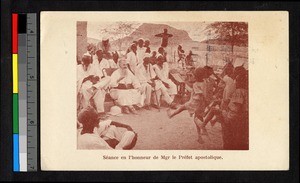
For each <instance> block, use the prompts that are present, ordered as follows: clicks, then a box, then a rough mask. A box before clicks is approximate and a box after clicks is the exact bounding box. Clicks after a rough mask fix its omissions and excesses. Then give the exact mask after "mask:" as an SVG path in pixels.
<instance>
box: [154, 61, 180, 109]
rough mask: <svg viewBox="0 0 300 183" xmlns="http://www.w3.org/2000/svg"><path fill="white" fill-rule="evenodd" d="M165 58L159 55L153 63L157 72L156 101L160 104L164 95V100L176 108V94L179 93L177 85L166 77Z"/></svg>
mask: <svg viewBox="0 0 300 183" xmlns="http://www.w3.org/2000/svg"><path fill="white" fill-rule="evenodd" d="M163 60H164V59H163V58H162V57H161V56H159V57H158V58H157V62H156V64H154V65H152V68H153V70H154V73H155V77H154V83H155V87H154V89H155V94H156V99H157V100H158V101H155V102H156V103H157V105H159V102H160V97H161V95H162V96H163V100H165V102H166V103H167V104H168V105H169V107H170V108H176V104H175V102H174V98H175V95H176V94H177V87H176V85H175V84H174V83H173V82H172V81H171V80H170V79H169V78H167V77H166V73H164V71H165V70H163V64H164V61H163Z"/></svg>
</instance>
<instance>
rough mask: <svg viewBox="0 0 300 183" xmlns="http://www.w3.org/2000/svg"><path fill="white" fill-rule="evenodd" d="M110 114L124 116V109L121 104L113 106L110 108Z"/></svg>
mask: <svg viewBox="0 0 300 183" xmlns="http://www.w3.org/2000/svg"><path fill="white" fill-rule="evenodd" d="M108 114H110V115H112V116H122V110H121V108H120V107H119V106H116V105H115V106H112V107H111V108H110V111H109V112H108Z"/></svg>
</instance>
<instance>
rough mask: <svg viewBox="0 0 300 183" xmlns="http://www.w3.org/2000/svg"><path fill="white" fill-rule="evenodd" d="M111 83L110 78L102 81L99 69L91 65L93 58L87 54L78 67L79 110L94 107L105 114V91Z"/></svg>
mask: <svg viewBox="0 0 300 183" xmlns="http://www.w3.org/2000/svg"><path fill="white" fill-rule="evenodd" d="M109 83H110V78H109V77H105V78H102V79H100V77H99V76H98V74H97V69H96V68H95V67H94V65H92V64H91V56H90V55H87V54H85V55H84V56H83V58H82V64H80V65H77V104H78V105H77V107H78V108H77V109H78V110H80V109H82V108H86V107H88V106H92V107H95V109H96V110H97V112H103V111H104V98H105V91H104V90H105V88H106V87H107V86H108V85H109ZM91 102H92V103H91Z"/></svg>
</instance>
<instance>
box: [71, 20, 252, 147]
mask: <svg viewBox="0 0 300 183" xmlns="http://www.w3.org/2000/svg"><path fill="white" fill-rule="evenodd" d="M74 28H75V27H74ZM76 32H77V35H76V38H77V40H76V58H77V60H76V61H75V60H74V64H76V69H77V70H76V72H77V80H76V82H77V83H76V86H77V95H76V97H77V100H76V101H77V112H76V114H77V122H75V121H74V125H76V124H77V128H76V133H77V149H78V150H89V149H100V150H103V149H110V150H111V149H116V150H130V149H132V150H249V112H248V111H249V110H248V108H249V106H248V105H249V102H248V23H247V22H238V21H232V22H231V21H229V22H228V21H226V22H225V21H209V22H205V21H199V22H188V21H186V22H182V21H180V22H179V21H178V22H176V21H172V22H168V21H166V22H164V21H155V22H151V21H145V22H138V21H114V22H103V21H101V22H97V21H77V22H76Z"/></svg>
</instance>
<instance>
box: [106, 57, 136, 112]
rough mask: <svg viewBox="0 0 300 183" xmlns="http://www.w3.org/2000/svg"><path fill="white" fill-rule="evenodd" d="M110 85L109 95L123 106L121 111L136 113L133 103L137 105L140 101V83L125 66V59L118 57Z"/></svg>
mask: <svg viewBox="0 0 300 183" xmlns="http://www.w3.org/2000/svg"><path fill="white" fill-rule="evenodd" d="M110 86H111V88H112V89H111V90H110V95H111V97H112V98H113V99H115V100H116V102H117V104H118V105H119V106H121V107H122V108H123V112H124V113H129V111H130V112H132V113H133V114H137V112H136V110H135V108H134V107H133V105H138V104H139V103H140V101H141V91H142V90H141V85H140V83H139V80H138V79H137V78H136V77H135V76H134V74H133V73H132V72H131V71H130V70H129V69H128V68H127V62H126V60H125V59H120V61H119V68H118V69H117V70H116V71H114V72H113V73H112V75H111V83H110Z"/></svg>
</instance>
